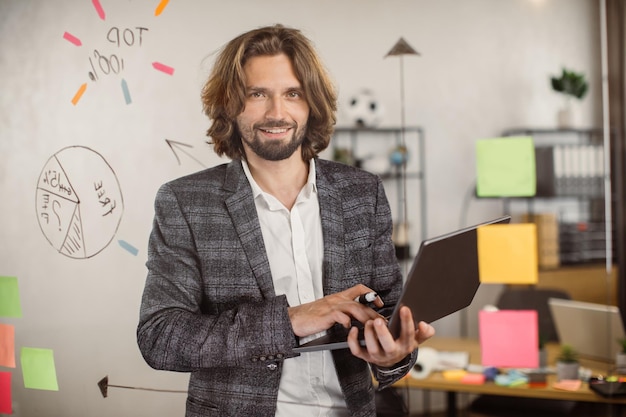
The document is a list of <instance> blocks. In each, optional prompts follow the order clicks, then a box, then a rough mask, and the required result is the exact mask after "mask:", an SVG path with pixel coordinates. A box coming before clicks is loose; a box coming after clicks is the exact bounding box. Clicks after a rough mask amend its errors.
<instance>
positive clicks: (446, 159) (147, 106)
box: [0, 0, 601, 417]
mask: <svg viewBox="0 0 626 417" xmlns="http://www.w3.org/2000/svg"><path fill="white" fill-rule="evenodd" d="M100 2H101V4H102V7H103V9H104V11H105V13H106V18H105V20H101V19H100V18H99V17H98V15H97V13H96V11H95V9H94V7H93V5H92V2H91V1H88V0H56V1H45V0H0V75H1V76H0V92H1V93H0V190H1V191H2V196H3V198H2V201H3V203H2V211H1V213H2V216H1V217H0V230H2V233H1V234H0V248H1V250H0V276H14V277H17V278H18V282H19V288H20V296H21V303H22V310H23V316H22V317H21V318H0V323H5V324H12V325H14V326H15V334H16V341H15V348H16V351H17V352H18V353H17V362H18V366H17V368H15V369H10V368H6V369H5V368H2V369H0V371H3V372H4V371H8V372H11V373H12V378H13V398H14V402H15V406H16V414H17V415H20V416H23V417H24V416H28V417H30V416H40V415H45V416H48V417H56V416H59V417H61V416H63V417H65V416H69V415H72V416H73V415H80V416H84V417H91V416H100V415H126V416H154V415H182V412H183V411H182V410H183V408H184V397H185V396H184V395H181V394H158V393H152V392H143V391H134V390H126V389H119V388H113V387H111V388H110V390H109V398H106V399H103V398H102V397H101V395H100V393H99V391H98V388H97V386H96V383H97V381H98V380H99V379H100V378H102V377H103V376H105V375H109V378H110V383H111V384H114V385H115V384H117V385H129V386H139V387H151V388H161V389H182V390H184V389H185V382H186V380H187V376H186V375H184V374H174V373H167V372H157V371H154V370H151V369H150V368H149V367H148V366H147V365H145V364H144V362H143V360H142V359H141V356H140V354H139V352H138V349H137V348H136V343H135V333H134V332H135V326H136V321H137V316H138V306H139V300H140V295H141V291H142V288H143V283H144V278H145V273H146V271H145V266H144V263H145V260H146V250H145V249H146V243H147V238H148V234H149V231H150V225H151V219H152V203H153V198H154V194H155V192H156V189H157V187H158V186H159V185H160V184H161V183H163V182H164V181H166V180H169V179H172V178H174V177H178V176H180V175H183V174H186V173H189V172H192V171H195V170H198V169H201V168H202V167H203V166H212V165H215V164H217V163H219V162H221V160H220V159H218V158H217V157H216V156H215V155H214V154H213V153H212V150H211V149H210V148H209V147H207V146H206V145H205V144H204V140H205V137H204V132H205V130H206V128H207V127H208V121H207V120H205V118H204V116H203V115H202V113H201V108H200V102H199V89H200V86H201V85H202V82H203V80H204V77H205V76H206V74H207V71H208V69H209V68H210V65H211V63H212V60H213V55H212V53H213V52H214V51H215V50H216V49H217V48H219V47H220V46H221V45H223V44H224V43H225V42H226V41H228V40H229V39H231V38H232V37H234V36H235V35H237V34H239V33H241V32H242V31H245V30H248V29H250V28H253V27H257V26H261V25H265V24H273V23H278V22H280V23H283V24H285V25H288V26H295V27H299V28H301V29H302V30H303V31H304V32H305V33H306V34H307V35H308V36H309V37H310V38H311V39H312V40H313V41H314V43H315V44H316V46H317V47H318V49H319V51H320V53H321V55H322V57H323V58H324V60H325V62H326V64H327V66H328V68H329V70H330V72H331V74H332V76H333V77H334V79H335V81H336V84H337V85H338V87H339V89H340V97H341V98H342V99H343V100H345V99H346V98H347V97H348V96H349V95H350V94H351V93H353V92H355V91H356V90H359V89H360V88H362V87H368V88H370V89H372V90H374V91H375V92H376V94H377V95H378V97H379V99H380V101H381V103H383V105H384V107H385V108H386V112H385V115H386V117H385V120H384V122H383V125H384V126H397V125H398V124H399V123H400V102H399V63H398V59H397V58H393V57H392V58H386V59H383V56H384V55H385V54H386V53H387V52H388V51H389V49H390V48H391V47H392V46H393V44H394V43H395V42H396V41H397V40H398V38H399V37H400V36H402V37H404V38H405V39H406V40H407V41H408V42H409V43H410V44H411V45H412V46H413V47H414V48H415V49H417V50H418V51H419V52H420V53H421V56H420V57H413V56H409V57H405V59H404V66H405V76H406V80H405V85H406V90H407V93H406V114H407V123H408V124H410V125H417V124H419V125H421V126H422V127H423V128H424V129H425V132H426V148H427V187H428V201H427V207H428V212H429V225H428V235H436V234H441V233H444V232H447V231H450V230H452V229H456V228H457V227H458V226H459V225H460V223H461V221H462V220H461V219H464V220H463V221H464V222H466V223H476V222H478V221H481V220H485V219H487V218H490V217H493V216H495V215H498V214H500V213H501V210H502V208H501V205H500V204H499V203H497V202H476V201H472V202H471V203H470V204H469V206H468V211H467V212H462V210H463V207H464V206H466V205H465V204H464V200H465V199H466V196H467V194H468V192H470V191H471V188H472V186H473V177H474V153H473V152H474V143H475V141H476V140H477V139H481V138H489V137H495V136H498V135H499V134H500V133H501V132H502V130H504V129H506V128H509V127H514V126H534V127H554V126H555V123H556V112H557V110H558V108H559V107H560V105H561V98H560V97H559V96H558V95H557V94H555V93H553V92H552V91H551V90H550V86H549V76H550V75H554V74H557V73H558V72H560V70H561V67H562V66H567V67H569V68H572V69H575V70H578V71H582V72H585V73H586V74H587V75H588V76H589V79H590V83H591V91H590V94H589V96H588V97H587V98H586V99H585V100H584V101H583V102H581V103H579V105H578V109H577V111H578V115H579V117H580V118H579V121H578V123H579V125H580V126H585V127H589V126H598V125H599V122H600V110H601V109H600V73H599V60H600V58H599V25H598V23H597V21H598V17H597V15H598V13H597V9H598V5H597V2H596V1H595V0H550V1H547V0H543V1H542V0H509V1H506V2H505V1H501V0H464V1H458V0H457V1H454V0H439V1H426V0H415V1H409V0H388V1H384V2H383V1H374V0H341V1H331V0H320V1H310V2H307V3H305V2H293V1H286V0H267V1H264V2H262V3H260V2H257V1H252V0H241V1H234V2H224V1H215V0H212V1H192V0H171V1H170V3H169V5H168V6H167V7H166V8H165V10H164V11H163V13H162V14H161V15H160V16H154V9H155V8H156V6H157V4H158V3H159V2H158V1H156V0H154V1H150V2H147V1H131V0H128V1H122V0H100ZM112 27H118V28H120V29H122V30H123V29H124V28H131V29H133V28H136V27H145V28H147V29H148V30H147V31H143V33H142V35H143V36H142V43H141V46H139V45H138V40H137V38H136V39H135V43H134V45H133V46H126V45H122V46H121V47H117V46H116V45H113V44H112V43H111V42H109V40H107V33H108V31H109V30H110V29H111V28H112ZM66 31H67V32H69V33H71V34H72V35H74V36H76V37H78V38H80V40H81V41H82V46H80V47H77V46H75V45H73V44H71V43H70V42H68V41H66V40H65V39H63V34H64V32H66ZM134 33H135V35H136V36H138V32H137V30H136V29H134ZM94 49H97V50H98V51H99V52H100V53H101V54H102V55H106V56H110V55H112V54H115V55H116V56H118V57H119V58H123V59H124V62H125V65H124V70H123V71H122V72H121V73H120V74H117V75H115V74H113V75H108V76H107V75H104V74H100V77H99V79H98V80H97V81H96V82H94V81H91V80H90V79H89V77H88V72H89V71H92V69H91V67H90V65H89V58H90V57H92V60H93V56H94ZM154 61H160V62H162V63H164V64H167V65H169V66H172V67H174V68H175V72H174V74H173V75H172V76H169V75H166V74H163V73H161V72H158V71H155V70H154V69H153V68H152V66H151V63H152V62H154ZM122 79H124V80H125V81H126V83H127V86H128V89H129V93H130V97H131V100H132V102H131V103H130V104H126V103H125V100H124V95H123V93H122V89H121V80H122ZM83 83H87V90H86V91H85V93H84V94H83V96H82V98H81V99H80V101H79V102H78V103H77V105H72V103H71V102H70V101H71V99H72V97H73V96H74V94H75V93H76V91H77V90H78V88H79V86H80V85H81V84H83ZM342 123H343V124H345V119H344V120H340V124H342ZM165 139H171V140H177V141H180V142H184V143H186V144H189V145H191V146H192V148H186V150H187V151H188V152H189V153H190V154H191V156H189V155H185V154H183V153H179V155H180V160H181V164H180V165H179V164H178V162H177V161H176V158H175V157H174V155H173V153H172V152H171V151H170V149H169V148H168V147H167V146H166V144H165ZM68 146H84V147H87V148H89V149H92V150H94V151H96V152H98V153H99V154H100V155H102V157H103V158H104V160H106V162H107V163H108V164H109V165H110V167H111V168H112V171H113V172H114V173H115V176H116V178H117V180H118V182H119V187H120V189H121V192H122V194H123V216H122V217H121V222H120V224H119V227H118V228H117V230H116V231H115V233H112V232H110V231H109V230H108V229H106V228H104V229H103V230H101V231H100V233H103V234H105V235H106V236H110V238H111V239H112V241H111V243H110V244H109V245H108V246H106V247H104V248H103V250H102V251H101V252H99V253H98V254H96V255H94V256H91V257H88V258H86V259H74V258H71V257H68V256H64V255H62V254H60V253H59V252H58V251H57V249H56V248H55V247H53V245H51V244H50V243H49V242H48V240H47V239H46V237H45V236H44V233H43V232H42V229H41V228H40V226H39V221H38V217H39V218H41V217H40V216H41V210H42V209H41V208H37V207H36V206H37V204H38V202H37V201H36V196H37V194H36V188H37V186H38V184H39V182H38V181H39V178H40V174H41V173H42V169H43V168H44V166H46V163H47V161H48V160H49V159H50V158H51V157H52V156H53V155H54V154H55V153H57V152H59V151H60V150H61V149H62V148H65V147H68ZM91 170H92V167H90V166H88V165H87V166H82V165H78V166H77V167H76V168H73V170H72V172H71V173H70V176H71V177H72V178H73V179H74V182H75V183H81V182H85V183H87V184H88V183H89V181H90V180H92V173H91ZM83 173H84V174H83ZM111 187H112V189H115V188H116V187H117V186H116V185H115V184H112V185H111ZM410 195H411V196H412V197H411V199H410V200H409V206H410V207H417V206H419V201H417V199H416V197H415V196H416V195H417V193H410ZM120 207H121V206H120ZM49 214H54V213H50V212H49ZM411 221H412V223H414V224H416V223H418V220H417V219H411ZM97 227H99V225H96V229H97ZM103 227H104V226H103ZM48 232H49V233H54V232H53V230H52V229H50V230H49V231H48ZM90 233H96V234H97V233H99V231H98V230H95V231H92V232H90ZM107 233H108V235H107ZM411 233H412V239H413V242H414V245H417V243H418V242H419V230H418V228H417V227H415V228H413V229H412V230H411ZM118 240H124V241H126V242H128V243H130V244H132V245H133V246H134V247H136V248H137V249H138V250H139V252H138V254H137V255H136V256H134V255H132V254H130V253H129V252H128V251H126V250H124V249H123V248H122V247H121V246H120V245H119V244H118ZM496 290H497V288H493V287H489V288H486V287H485V288H483V289H481V292H480V294H479V297H478V299H477V300H476V302H475V306H476V307H479V306H480V305H481V304H482V303H483V302H488V301H489V300H490V299H491V298H492V297H493V294H494V291H496ZM474 315H475V312H474V313H472V312H470V314H469V319H470V322H472V321H473V317H474ZM474 328H475V326H474ZM437 330H438V332H439V334H443V335H446V334H450V335H454V334H457V331H458V317H457V316H454V317H451V318H449V319H446V320H443V321H442V322H440V323H438V324H437ZM21 347H42V348H50V349H53V350H54V357H55V362H56V370H57V376H58V380H59V391H58V392H54V391H40V390H32V389H24V387H23V382H22V376H21V369H20V365H19V349H20V348H21Z"/></svg>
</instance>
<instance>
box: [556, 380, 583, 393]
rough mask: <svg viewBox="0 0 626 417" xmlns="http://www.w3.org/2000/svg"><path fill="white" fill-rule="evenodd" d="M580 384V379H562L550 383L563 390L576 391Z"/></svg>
mask: <svg viewBox="0 0 626 417" xmlns="http://www.w3.org/2000/svg"><path fill="white" fill-rule="evenodd" d="M581 386H582V381H581V380H580V379H563V380H561V381H558V382H555V383H554V384H552V388H554V389H560V390H565V391H578V390H579V389H580V387H581Z"/></svg>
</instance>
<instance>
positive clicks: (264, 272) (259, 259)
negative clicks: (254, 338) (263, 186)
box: [224, 161, 276, 298]
mask: <svg viewBox="0 0 626 417" xmlns="http://www.w3.org/2000/svg"><path fill="white" fill-rule="evenodd" d="M224 189H225V190H226V191H231V192H232V195H231V196H230V197H228V198H226V207H227V209H228V212H229V214H230V216H231V218H232V221H233V224H234V226H235V231H236V232H237V234H238V235H239V240H240V241H241V245H242V246H243V250H244V252H245V254H246V257H247V258H248V262H249V263H250V267H251V268H252V273H253V274H254V276H255V277H256V280H257V282H258V284H259V288H260V289H261V292H262V294H263V296H264V297H265V298H272V297H275V296H276V293H275V291H274V282H273V281H272V271H271V270H270V264H269V261H268V259H267V252H266V251H265V243H264V242H263V233H262V232H261V224H260V223H259V217H258V214H257V211H256V206H255V204H254V196H253V195H252V189H251V188H250V184H249V183H248V180H247V178H246V175H245V173H244V172H243V167H242V166H241V162H240V161H232V162H231V163H230V164H229V165H228V169H227V170H226V177H225V179H224Z"/></svg>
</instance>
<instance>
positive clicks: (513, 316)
mask: <svg viewBox="0 0 626 417" xmlns="http://www.w3.org/2000/svg"><path fill="white" fill-rule="evenodd" d="M478 331H479V337H480V350H481V357H482V365H483V366H495V367H502V368H537V367H539V323H538V318H537V311H535V310H499V311H486V310H481V311H480V312H479V313H478Z"/></svg>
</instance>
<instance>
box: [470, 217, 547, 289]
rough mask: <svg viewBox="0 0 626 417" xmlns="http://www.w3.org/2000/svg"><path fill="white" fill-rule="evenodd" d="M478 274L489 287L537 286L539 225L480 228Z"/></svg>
mask: <svg viewBox="0 0 626 417" xmlns="http://www.w3.org/2000/svg"><path fill="white" fill-rule="evenodd" d="M477 237H478V272H479V276H480V282H482V283H489V284H536V283H537V280H538V276H539V273H538V266H537V226H536V225H535V224H534V223H519V224H504V225H503V224H494V225H488V226H483V227H479V228H478V230H477Z"/></svg>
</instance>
